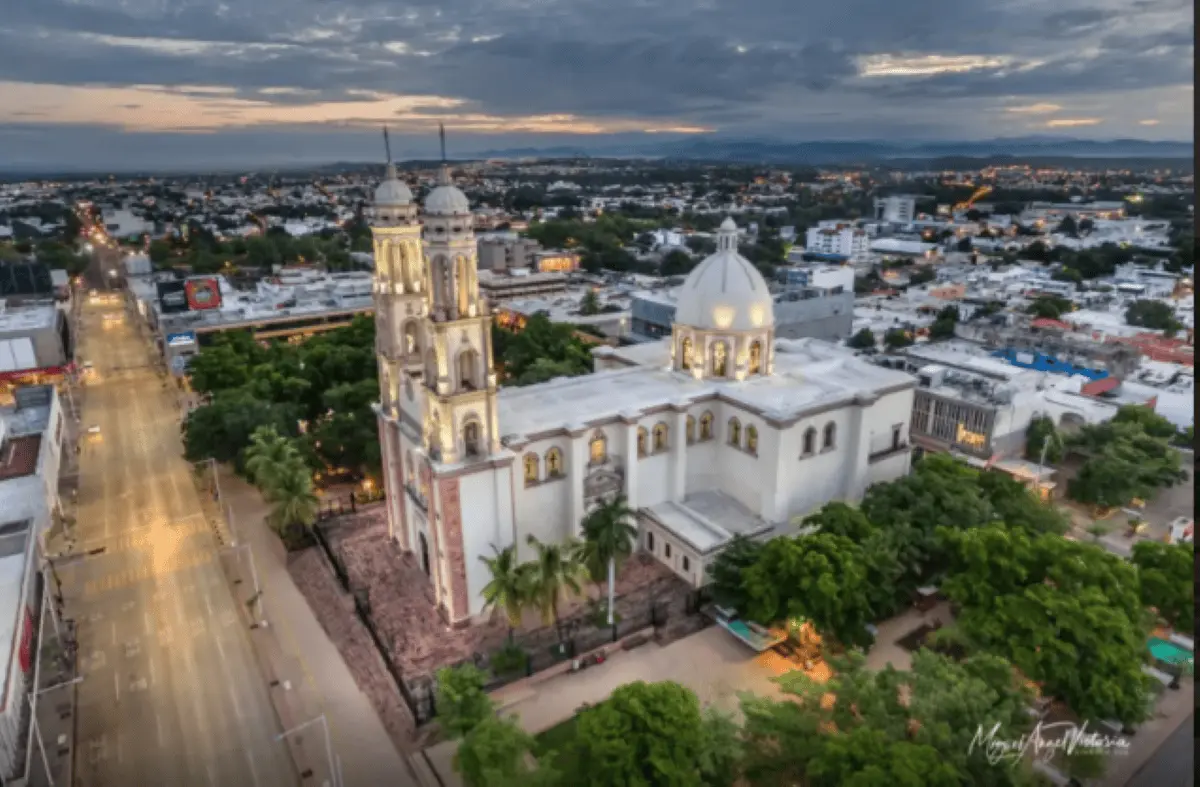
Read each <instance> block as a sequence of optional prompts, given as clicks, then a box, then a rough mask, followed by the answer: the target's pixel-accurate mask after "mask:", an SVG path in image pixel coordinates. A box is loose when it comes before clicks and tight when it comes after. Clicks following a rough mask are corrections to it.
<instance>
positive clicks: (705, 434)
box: [700, 413, 713, 441]
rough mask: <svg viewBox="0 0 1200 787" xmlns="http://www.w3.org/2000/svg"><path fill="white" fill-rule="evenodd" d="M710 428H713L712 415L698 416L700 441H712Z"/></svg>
mask: <svg viewBox="0 0 1200 787" xmlns="http://www.w3.org/2000/svg"><path fill="white" fill-rule="evenodd" d="M712 426H713V414H712V413H705V414H704V415H702V416H700V439H701V440H702V441H703V440H711V439H712V436H713V430H712Z"/></svg>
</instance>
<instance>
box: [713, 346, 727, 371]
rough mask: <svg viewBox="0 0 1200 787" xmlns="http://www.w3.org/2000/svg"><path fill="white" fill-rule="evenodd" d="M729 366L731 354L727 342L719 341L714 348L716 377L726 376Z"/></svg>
mask: <svg viewBox="0 0 1200 787" xmlns="http://www.w3.org/2000/svg"><path fill="white" fill-rule="evenodd" d="M728 368H729V356H728V351H727V350H726V349H725V342H717V343H716V344H714V345H713V348H712V373H713V375H714V376H715V377H724V376H725V371H726V370H727V369H728Z"/></svg>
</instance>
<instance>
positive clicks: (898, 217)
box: [875, 194, 917, 224]
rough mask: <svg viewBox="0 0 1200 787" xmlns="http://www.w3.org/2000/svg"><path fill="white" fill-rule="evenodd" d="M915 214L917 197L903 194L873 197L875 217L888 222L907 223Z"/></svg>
mask: <svg viewBox="0 0 1200 787" xmlns="http://www.w3.org/2000/svg"><path fill="white" fill-rule="evenodd" d="M916 215H917V198H916V197H910V196H907V195H903V194H897V195H895V196H891V197H877V198H876V199H875V218H876V219H877V220H878V221H885V222H888V223H890V224H908V223H909V222H911V221H912V220H913V218H915V217H916Z"/></svg>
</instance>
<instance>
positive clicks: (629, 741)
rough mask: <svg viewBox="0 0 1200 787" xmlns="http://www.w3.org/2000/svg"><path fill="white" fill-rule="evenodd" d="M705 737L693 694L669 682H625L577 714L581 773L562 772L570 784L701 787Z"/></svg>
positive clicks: (586, 786) (582, 786) (577, 741)
mask: <svg viewBox="0 0 1200 787" xmlns="http://www.w3.org/2000/svg"><path fill="white" fill-rule="evenodd" d="M706 738H707V736H706V733H705V727H704V724H703V721H702V717H701V714H700V703H699V701H698V700H697V699H696V695H695V694H693V693H692V692H691V690H689V689H687V688H684V687H683V686H680V685H679V684H678V683H671V682H662V683H644V682H642V681H637V682H635V683H627V684H625V685H624V686H621V687H619V688H618V689H617V690H616V691H614V692H613V693H612V696H611V697H609V699H608V700H607V701H605V702H604V703H602V704H600V705H597V706H596V707H593V708H590V709H588V710H586V711H584V712H583V713H582V714H581V715H580V716H579V722H578V733H577V735H576V738H575V745H576V747H577V751H576V752H575V754H576V760H577V763H578V772H577V773H574V774H564V776H566V777H567V779H568V781H567V782H566V783H568V784H573V785H580V787H611V785H615V784H627V785H646V786H647V787H649V785H662V786H663V787H668V786H669V787H700V785H701V784H702V781H701V777H700V759H701V756H702V746H703V745H704V744H705V742H706Z"/></svg>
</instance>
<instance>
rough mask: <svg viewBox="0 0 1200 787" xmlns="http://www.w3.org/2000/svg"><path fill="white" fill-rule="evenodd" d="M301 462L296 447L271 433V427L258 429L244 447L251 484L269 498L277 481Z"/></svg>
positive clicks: (284, 438)
mask: <svg viewBox="0 0 1200 787" xmlns="http://www.w3.org/2000/svg"><path fill="white" fill-rule="evenodd" d="M300 462H301V458H300V451H299V450H298V449H297V448H296V444H295V443H294V442H293V441H292V440H290V439H288V438H287V437H284V436H283V435H281V434H279V433H278V432H276V431H275V427H273V426H260V427H258V428H257V429H255V430H254V433H253V434H251V435H250V445H249V446H247V447H246V472H247V473H248V474H249V475H250V478H251V480H253V481H254V485H255V486H257V487H258V488H259V490H260V491H262V493H263V494H264V495H265V496H266V497H268V498H270V497H271V492H272V490H273V489H274V487H275V486H276V485H277V484H278V482H279V480H280V479H281V478H282V477H283V476H286V475H290V473H291V470H292V468H293V466H294V465H296V464H299V463H300Z"/></svg>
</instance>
